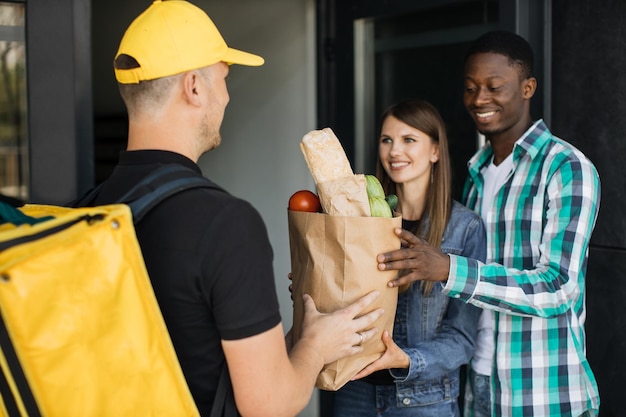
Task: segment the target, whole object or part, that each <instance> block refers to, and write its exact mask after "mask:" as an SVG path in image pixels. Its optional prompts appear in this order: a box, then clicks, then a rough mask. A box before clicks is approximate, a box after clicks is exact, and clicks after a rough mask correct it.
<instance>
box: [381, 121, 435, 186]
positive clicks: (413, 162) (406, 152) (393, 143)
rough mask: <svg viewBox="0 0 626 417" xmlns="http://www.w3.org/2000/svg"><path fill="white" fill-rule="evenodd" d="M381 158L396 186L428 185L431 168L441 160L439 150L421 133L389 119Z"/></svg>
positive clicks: (433, 142) (384, 128)
mask: <svg viewBox="0 0 626 417" xmlns="http://www.w3.org/2000/svg"><path fill="white" fill-rule="evenodd" d="M378 157H379V158H380V161H381V163H382V165H383V168H385V171H386V172H387V175H389V177H390V178H391V180H392V181H393V182H395V183H396V184H404V185H406V184H409V183H413V182H417V183H421V184H428V183H430V174H431V164H433V163H435V162H437V161H438V160H439V146H438V145H437V143H435V141H434V140H433V139H432V138H431V137H430V136H428V135H427V134H425V133H424V132H422V131H421V130H418V129H415V128H414V127H411V126H409V125H407V124H406V123H404V122H401V121H400V120H398V119H396V118H395V117H394V116H388V117H387V118H386V119H385V120H384V121H383V126H382V129H381V133H380V141H379V143H378Z"/></svg>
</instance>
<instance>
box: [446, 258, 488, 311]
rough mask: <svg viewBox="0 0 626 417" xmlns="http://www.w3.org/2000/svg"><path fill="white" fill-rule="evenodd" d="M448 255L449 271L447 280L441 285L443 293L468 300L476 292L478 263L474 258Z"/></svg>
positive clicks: (478, 276)
mask: <svg viewBox="0 0 626 417" xmlns="http://www.w3.org/2000/svg"><path fill="white" fill-rule="evenodd" d="M448 256H449V257H450V272H449V274H448V282H447V283H446V285H445V286H444V287H443V293H444V294H446V295H448V296H449V297H452V298H456V299H460V300H462V301H464V302H466V303H467V302H468V301H469V300H470V299H471V298H472V297H473V296H474V293H475V292H476V287H477V285H478V282H479V281H480V264H479V262H478V261H476V260H474V259H469V258H465V257H463V256H458V255H451V254H449V255H448Z"/></svg>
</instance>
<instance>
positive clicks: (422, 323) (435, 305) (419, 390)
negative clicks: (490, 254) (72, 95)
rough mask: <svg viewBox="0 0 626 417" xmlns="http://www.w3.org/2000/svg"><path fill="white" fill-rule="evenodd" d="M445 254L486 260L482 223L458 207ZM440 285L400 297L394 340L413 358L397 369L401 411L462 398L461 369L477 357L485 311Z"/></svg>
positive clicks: (415, 289)
mask: <svg viewBox="0 0 626 417" xmlns="http://www.w3.org/2000/svg"><path fill="white" fill-rule="evenodd" d="M441 251H442V252H444V253H451V254H455V255H461V256H465V257H468V258H473V259H479V260H480V259H485V256H486V251H487V242H486V235H485V229H484V225H483V223H482V220H481V218H480V217H479V216H478V215H477V214H476V213H474V212H473V211H471V210H469V209H467V208H466V207H464V206H462V205H461V204H460V203H457V202H455V203H454V205H453V208H452V215H451V217H450V221H449V222H448V226H447V227H446V231H445V233H444V237H443V241H442V243H441ZM442 289H443V286H442V285H439V284H437V285H435V286H433V289H432V291H431V293H430V294H429V295H428V296H425V295H424V294H423V293H422V291H421V289H420V285H419V283H414V284H413V285H412V286H411V287H410V288H409V290H408V291H406V292H404V293H402V294H400V295H399V297H398V308H397V311H396V320H395V323H394V330H393V338H394V341H395V342H396V343H397V344H398V346H400V347H401V348H403V349H404V351H405V352H406V353H407V354H408V355H409V356H410V358H411V364H410V366H409V368H408V369H392V370H391V371H390V372H391V375H392V376H393V377H394V380H395V382H396V388H397V391H398V405H399V406H417V405H427V404H432V403H436V402H439V401H446V400H449V399H452V398H456V397H458V395H459V368H460V367H461V365H463V364H465V363H467V362H468V361H469V360H470V358H471V357H472V354H473V353H474V341H475V338H476V329H477V325H478V318H479V316H480V313H481V310H480V309H479V308H475V307H473V306H471V305H469V304H465V303H464V302H462V301H459V300H455V299H452V298H450V297H448V296H446V295H444V294H443V293H442Z"/></svg>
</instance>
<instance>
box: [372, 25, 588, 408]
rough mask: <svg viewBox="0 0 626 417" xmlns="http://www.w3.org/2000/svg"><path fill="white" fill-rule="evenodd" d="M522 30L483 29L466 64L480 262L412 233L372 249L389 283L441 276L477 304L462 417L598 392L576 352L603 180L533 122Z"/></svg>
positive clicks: (562, 404) (573, 401) (583, 402)
mask: <svg viewBox="0 0 626 417" xmlns="http://www.w3.org/2000/svg"><path fill="white" fill-rule="evenodd" d="M532 71H533V52H532V49H531V47H530V45H529V44H528V42H527V41H526V40H525V39H523V38H522V37H520V36H518V35H516V34H513V33H509V32H504V31H494V32H489V33H487V34H485V35H483V36H481V37H480V38H478V39H477V40H476V41H475V42H474V43H473V44H472V45H471V47H470V50H469V52H468V54H467V56H466V60H465V91H464V103H465V107H466V108H467V110H468V112H469V114H470V115H471V117H472V118H473V120H474V123H475V124H476V128H477V130H478V131H479V132H481V133H482V134H484V135H485V137H486V139H487V141H488V142H487V144H486V145H485V146H484V147H483V148H482V149H480V150H479V151H478V152H477V153H476V154H475V155H474V156H473V157H472V159H471V160H470V162H469V177H468V180H467V182H466V185H465V189H464V195H463V201H464V202H465V204H466V205H467V206H468V207H470V208H472V209H474V210H476V211H477V212H479V213H480V214H481V215H482V217H483V219H484V222H485V226H486V228H487V235H488V239H487V241H488V247H487V263H485V264H483V263H481V262H479V261H476V260H473V259H468V258H463V257H460V256H456V255H445V254H442V253H440V252H439V251H437V250H435V249H433V248H432V247H430V246H428V245H426V244H425V243H424V242H423V241H421V240H419V239H418V238H416V237H415V236H414V235H412V234H411V233H409V232H406V231H398V234H399V235H400V236H401V237H402V238H403V239H404V240H405V241H406V245H407V248H405V249H403V250H399V251H395V252H390V253H386V254H382V255H380V256H379V262H380V264H379V268H380V269H383V270H384V269H399V270H403V269H405V270H408V271H409V272H408V273H407V274H406V275H404V276H403V277H401V278H399V279H398V280H396V281H394V282H393V285H403V284H405V283H407V282H410V281H415V280H423V279H426V280H432V281H446V283H445V288H444V292H445V293H446V294H447V295H448V296H450V297H453V298H456V299H460V300H463V301H465V302H467V303H471V304H474V305H476V306H479V307H482V308H483V309H484V311H483V314H482V318H481V322H480V325H479V338H478V340H477V350H476V353H475V354H474V357H473V359H472V363H471V368H470V376H471V378H470V386H472V387H473V389H472V390H471V391H470V395H469V397H468V398H467V400H468V401H466V405H467V408H466V416H483V415H487V416H520V417H521V416H524V417H527V416H555V417H556V416H559V417H563V416H594V415H596V414H597V412H598V408H599V403H600V400H599V395H598V387H597V384H596V380H595V378H594V375H593V373H592V371H591V368H590V367H589V363H588V362H587V359H586V357H585V331H584V324H585V318H586V311H585V274H586V269H587V258H588V250H589V241H590V238H591V233H592V231H593V228H594V226H595V222H596V218H597V214H598V208H599V202H600V180H599V178H598V173H597V171H596V169H595V167H594V166H593V164H592V163H591V162H590V161H589V160H588V159H587V158H586V157H585V156H584V155H583V154H582V153H581V152H580V151H579V150H577V149H576V148H574V147H573V146H572V145H570V144H569V143H567V142H565V141H563V140H561V139H559V138H557V137H556V136H554V135H553V134H552V133H551V132H550V131H549V130H548V128H547V126H546V125H545V123H544V122H543V120H537V121H533V119H532V118H531V115H530V100H531V98H532V97H533V95H534V93H535V90H536V87H537V81H536V79H535V78H534V77H533V75H532Z"/></svg>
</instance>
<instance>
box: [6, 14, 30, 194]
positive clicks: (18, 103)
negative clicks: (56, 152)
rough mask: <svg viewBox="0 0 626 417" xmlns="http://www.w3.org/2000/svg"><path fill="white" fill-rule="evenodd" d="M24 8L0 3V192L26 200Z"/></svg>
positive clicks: (26, 142)
mask: <svg viewBox="0 0 626 417" xmlns="http://www.w3.org/2000/svg"><path fill="white" fill-rule="evenodd" d="M24 7H25V6H24V5H23V4H16V3H5V2H0V193H2V194H5V195H9V196H13V197H18V198H21V199H24V200H26V199H27V197H28V189H27V184H28V178H27V176H28V131H27V112H26V109H27V103H26V44H25V35H24V33H25V30H24V14H25V11H24Z"/></svg>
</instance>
